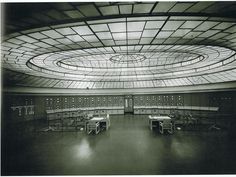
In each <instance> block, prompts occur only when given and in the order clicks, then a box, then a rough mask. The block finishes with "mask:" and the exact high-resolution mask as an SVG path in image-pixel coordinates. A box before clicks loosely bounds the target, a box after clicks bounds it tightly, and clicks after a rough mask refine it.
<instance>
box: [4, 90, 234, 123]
mask: <svg viewBox="0 0 236 177" xmlns="http://www.w3.org/2000/svg"><path fill="white" fill-rule="evenodd" d="M124 97H125V96H124V95H123V96H122V95H120V96H118V95H106V96H105V95H102V96H93V95H91V96H64V95H63V96H61V95H53V96H52V95H51V96H45V95H25V94H9V93H7V94H4V93H3V97H2V99H3V100H2V116H3V117H4V118H5V119H7V120H9V121H14V122H15V121H16V122H18V121H26V120H33V119H46V110H51V109H66V108H80V107H117V106H118V107H124ZM133 101H134V106H199V107H219V111H217V113H218V114H221V115H230V116H232V115H235V114H236V110H235V105H236V92H235V91H230V92H205V93H182V94H180V93H178V94H155V95H154V94H150V95H134V96H133ZM30 106H33V110H31V108H27V111H26V109H25V107H30ZM19 108H20V109H21V113H20V114H19ZM169 112H170V111H169ZM169 112H165V113H169ZM189 112H191V111H182V112H181V111H180V113H181V114H187V113H189Z"/></svg>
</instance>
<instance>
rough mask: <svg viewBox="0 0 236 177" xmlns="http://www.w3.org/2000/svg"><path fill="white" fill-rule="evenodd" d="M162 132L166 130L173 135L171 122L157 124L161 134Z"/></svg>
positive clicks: (165, 121)
mask: <svg viewBox="0 0 236 177" xmlns="http://www.w3.org/2000/svg"><path fill="white" fill-rule="evenodd" d="M164 130H167V131H168V132H169V133H170V134H172V133H173V123H172V122H171V120H163V121H161V122H160V123H159V131H160V133H161V134H163V133H164Z"/></svg>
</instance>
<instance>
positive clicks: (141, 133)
mask: <svg viewBox="0 0 236 177" xmlns="http://www.w3.org/2000/svg"><path fill="white" fill-rule="evenodd" d="M110 120H111V127H110V129H109V130H108V131H104V132H101V133H100V134H98V135H87V134H86V133H85V132H84V131H80V132H32V131H27V130H28V129H29V127H23V124H22V127H21V130H24V131H20V130H18V129H17V130H13V129H4V132H3V135H4V136H3V138H2V162H1V163H2V175H167V174H171V175H173V174H180V175H181V174H236V151H235V149H236V139H235V138H232V137H231V136H229V135H228V132H227V131H183V130H180V131H176V132H175V133H174V134H173V135H161V134H159V133H158V131H156V130H154V131H150V129H149V127H148V119H147V116H138V115H136V116H133V115H126V116H124V115H122V116H118V115H117V116H111V117H110ZM31 128H32V127H31ZM32 130H33V128H32ZM233 137H234V136H233Z"/></svg>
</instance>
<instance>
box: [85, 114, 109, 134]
mask: <svg viewBox="0 0 236 177" xmlns="http://www.w3.org/2000/svg"><path fill="white" fill-rule="evenodd" d="M92 124H93V125H95V126H94V127H93V128H94V129H93V130H95V132H96V134H97V133H98V132H99V131H100V128H101V127H102V126H103V125H105V129H106V130H108V128H109V127H110V119H109V117H93V118H92V119H90V120H88V121H87V122H86V125H85V127H86V131H87V132H91V126H88V125H92Z"/></svg>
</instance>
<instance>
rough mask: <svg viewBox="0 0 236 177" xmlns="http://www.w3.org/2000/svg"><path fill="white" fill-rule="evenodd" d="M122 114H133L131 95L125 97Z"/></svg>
mask: <svg viewBox="0 0 236 177" xmlns="http://www.w3.org/2000/svg"><path fill="white" fill-rule="evenodd" d="M124 104H125V105H124V107H125V110H124V113H125V114H133V113H134V105H133V95H125V101H124Z"/></svg>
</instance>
